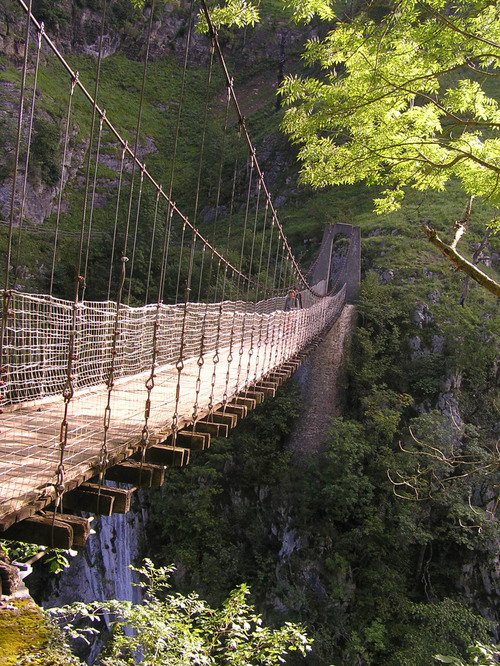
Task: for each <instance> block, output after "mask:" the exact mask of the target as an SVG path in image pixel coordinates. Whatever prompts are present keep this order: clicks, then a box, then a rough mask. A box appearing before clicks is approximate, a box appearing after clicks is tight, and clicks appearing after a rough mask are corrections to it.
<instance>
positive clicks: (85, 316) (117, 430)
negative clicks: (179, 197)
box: [0, 0, 345, 527]
mask: <svg viewBox="0 0 500 666" xmlns="http://www.w3.org/2000/svg"><path fill="white" fill-rule="evenodd" d="M18 2H19V4H20V6H21V7H22V8H23V9H24V11H25V12H26V17H27V22H26V49H25V53H26V62H25V68H24V70H25V71H27V70H28V69H29V58H30V57H33V59H34V60H36V67H37V69H38V60H39V53H40V41H42V42H43V50H44V53H45V58H46V59H48V60H50V62H51V67H58V68H59V69H60V74H61V76H62V75H64V76H65V77H66V79H67V85H66V88H65V92H64V95H63V96H62V98H61V103H60V108H61V109H62V111H61V118H60V125H61V136H62V139H61V153H62V155H63V164H62V168H61V173H60V177H59V183H58V185H57V187H56V205H55V208H54V209H55V212H54V214H53V215H52V216H51V217H49V218H48V220H47V221H45V222H44V223H43V224H41V225H38V226H37V225H34V224H32V223H30V220H29V216H27V212H26V209H25V206H24V190H25V189H26V179H25V174H26V173H27V171H28V170H29V169H30V156H29V154H28V155H26V157H25V161H24V163H22V159H21V157H20V152H21V149H20V146H21V143H22V142H23V141H25V142H28V145H29V140H30V139H31V135H32V132H33V125H34V123H33V117H32V116H33V113H36V109H35V107H34V105H33V104H32V103H31V100H34V99H35V97H37V99H38V98H39V99H40V100H41V101H42V102H43V100H44V98H45V96H46V94H47V92H46V90H45V89H44V88H43V86H42V85H41V84H40V83H39V82H37V77H32V81H33V86H32V90H31V91H30V95H31V97H30V95H28V94H27V83H26V78H27V77H26V76H25V75H23V79H22V82H21V85H20V105H19V114H18V121H19V122H18V125H19V129H18V139H17V143H18V149H17V150H16V165H15V173H16V174H17V177H16V176H15V174H14V177H13V194H12V203H11V211H12V212H11V216H10V222H9V226H8V229H7V230H6V243H7V247H8V252H7V259H6V264H5V266H4V271H5V280H4V290H3V310H2V330H1V343H0V344H1V347H0V353H1V363H0V371H1V380H2V382H1V393H0V407H1V409H2V413H1V415H0V422H1V429H0V527H5V526H7V525H8V524H9V521H10V522H12V520H15V515H16V512H17V511H19V510H20V509H21V508H22V507H23V506H25V505H26V504H27V503H29V502H30V501H33V500H36V499H40V498H46V499H47V500H48V499H56V501H57V500H58V498H59V497H60V494H61V493H62V492H63V491H64V490H65V489H67V488H68V487H74V486H75V485H76V484H77V483H78V482H79V479H81V478H82V477H83V476H84V475H86V476H87V477H88V471H89V469H91V468H92V469H94V470H96V471H98V472H101V473H103V472H104V470H105V468H106V466H107V465H108V464H111V463H112V462H113V461H114V460H115V459H117V458H118V456H119V454H120V452H121V451H122V450H123V449H124V447H125V446H129V447H130V446H132V447H134V446H135V447H136V448H139V447H144V446H147V445H148V443H149V441H150V439H151V436H152V435H158V433H164V434H165V433H173V434H174V443H175V434H176V432H177V431H178V430H179V429H180V428H182V427H184V426H189V425H192V426H194V428H195V429H196V424H197V422H198V420H199V419H200V418H202V417H205V416H207V415H208V416H210V415H211V414H212V413H213V412H214V410H215V409H216V408H218V407H222V408H225V407H226V406H227V404H228V401H229V400H230V399H231V397H233V396H235V395H236V394H238V393H240V392H242V391H245V390H248V388H249V387H250V386H251V385H252V383H254V382H255V381H257V380H259V378H261V377H263V376H265V375H266V374H267V373H269V372H270V371H272V370H273V369H275V368H277V367H279V366H280V365H281V364H282V363H283V362H284V361H285V360H286V359H287V358H290V357H292V356H294V355H296V354H297V353H298V352H299V351H300V350H301V349H302V348H303V347H304V346H306V345H307V344H308V343H309V342H310V341H311V340H313V339H314V338H316V337H317V336H318V335H319V334H320V333H321V332H322V331H323V330H324V329H325V327H327V326H329V325H331V323H332V322H333V321H334V320H335V319H336V317H337V316H338V315H339V313H340V311H341V310H342V307H343V305H344V300H345V290H344V289H340V291H338V292H337V293H336V294H333V293H330V294H329V295H327V296H324V293H326V289H325V288H324V286H325V285H324V284H323V285H321V284H320V285H316V286H315V287H314V288H312V287H310V286H309V285H308V284H307V282H306V279H305V277H304V276H303V274H302V273H301V271H300V269H299V267H298V265H297V263H296V261H295V258H294V257H293V254H292V253H291V250H290V247H289V245H288V242H287V240H286V237H285V235H284V233H283V230H282V227H281V225H280V223H279V220H278V217H277V214H276V211H275V209H274V207H273V205H272V201H271V198H270V194H269V192H268V190H267V187H266V183H265V180H264V177H263V174H262V172H261V170H260V167H259V164H258V161H257V158H256V150H255V148H254V147H253V146H252V144H251V142H250V138H249V136H248V132H247V131H246V127H245V121H244V117H243V115H242V114H241V111H240V109H239V105H238V102H237V100H236V96H235V93H234V88H233V82H232V79H231V78H230V77H229V75H228V73H227V69H226V67H225V63H224V61H223V57H222V53H221V52H220V47H219V44H218V41H217V36H216V33H215V30H214V29H213V27H212V26H211V24H210V17H209V15H208V13H207V17H208V21H209V28H210V40H211V43H210V44H209V45H207V53H210V63H211V62H212V57H213V54H215V55H217V57H218V58H219V61H220V63H221V69H222V78H221V76H220V74H219V75H217V74H216V72H215V71H214V72H213V71H212V67H211V65H210V66H207V71H208V75H207V82H206V85H205V92H204V95H205V99H204V105H205V108H204V110H203V131H202V136H201V137H200V142H199V145H198V146H197V148H196V149H194V148H191V149H192V150H193V152H195V153H196V158H195V165H196V166H195V168H194V169H193V172H194V173H195V182H194V186H193V187H192V189H191V198H190V205H191V210H193V209H194V214H193V218H192V221H190V220H189V219H188V217H186V215H184V214H183V212H182V210H181V208H180V205H178V204H177V203H176V202H175V199H174V197H175V196H176V183H177V184H178V183H180V182H181V180H182V179H181V178H180V177H179V176H178V175H177V173H176V161H175V159H174V158H175V157H176V154H178V153H179V151H180V150H181V149H182V146H184V147H185V146H186V145H187V144H186V141H187V139H186V137H185V136H183V130H184V132H185V133H188V129H189V119H183V114H184V113H186V111H185V109H184V108H183V107H182V106H181V104H180V102H179V105H178V106H175V105H173V106H174V108H175V112H176V115H177V119H176V121H174V123H173V124H172V127H173V130H172V131H173V136H172V139H171V157H172V163H171V166H170V172H169V173H168V174H167V181H169V182H168V183H167V189H166V190H164V189H163V188H162V186H161V185H160V184H159V182H158V181H159V177H158V178H156V177H155V176H154V175H153V174H152V173H151V172H150V171H149V170H148V168H147V167H146V164H145V163H144V161H142V159H141V157H140V156H141V155H142V154H144V152H145V143H146V142H147V140H146V139H145V136H144V134H143V133H142V130H141V114H142V113H143V107H144V106H145V105H146V103H147V100H146V98H145V86H146V70H147V64H148V46H146V47H145V52H144V54H143V61H142V62H143V65H142V66H143V73H144V76H143V79H142V85H141V87H140V92H139V94H140V102H139V103H138V105H137V117H136V121H135V129H134V128H129V129H128V130H127V131H126V132H125V135H124V136H122V134H120V133H119V132H118V130H117V129H116V128H115V127H114V125H113V124H112V122H111V120H110V119H108V113H107V111H106V110H105V108H101V106H100V105H99V104H98V103H97V99H96V96H97V91H98V89H99V90H100V91H102V90H103V86H100V87H99V76H101V77H102V76H103V73H102V70H103V69H104V67H102V66H101V63H100V61H99V63H98V66H97V67H96V70H97V71H96V81H95V82H94V91H95V92H94V96H92V95H91V94H90V93H89V92H88V90H87V88H86V87H85V86H84V83H83V82H82V81H81V76H80V75H79V74H78V72H75V71H73V70H72V69H71V67H70V66H69V64H68V63H67V62H66V60H65V59H64V58H63V56H62V55H61V54H60V52H59V51H58V49H57V47H56V46H55V44H54V43H53V42H52V41H51V40H50V38H49V37H48V35H47V34H46V31H45V30H44V29H43V26H41V25H40V24H39V23H38V22H37V21H36V19H35V18H34V17H33V16H32V14H31V6H27V5H25V3H24V2H23V0H18ZM152 13H153V12H152V10H151V14H150V15H149V32H151V20H152V19H151V16H152ZM147 24H148V19H145V26H146V29H148V28H147ZM193 29H194V28H193V21H192V20H191V19H189V20H188V23H187V30H186V37H185V40H186V50H185V55H184V67H183V71H182V81H179V84H178V93H179V96H180V98H181V99H182V97H183V96H184V95H185V90H186V88H185V87H186V86H187V85H188V81H189V71H188V67H189V63H190V55H189V45H190V41H191V31H192V30H193ZM103 30H104V18H103V23H102V30H101V34H102V31H103ZM194 68H195V69H196V66H195V67H194ZM224 91H226V92H225V93H224ZM99 94H100V96H101V95H102V93H101V92H100V93H99ZM221 100H223V101H221ZM30 104H31V107H30ZM217 105H219V106H218V107H217ZM230 105H232V110H229V107H230ZM30 108H31V111H30V112H29V113H25V109H28V110H29V109H30ZM83 109H86V114H87V116H86V118H87V120H86V121H85V122H86V123H87V126H88V127H90V129H89V130H88V132H89V135H88V136H80V135H79V128H78V126H77V123H80V124H82V125H83V123H84V121H83V120H82V118H83V115H82V114H83ZM214 109H215V110H214ZM76 112H77V113H78V116H77V119H74V116H75V113H76ZM27 116H28V117H27ZM231 119H232V120H231ZM210 132H211V134H210ZM214 137H215V138H214ZM215 139H216V140H215ZM71 141H73V143H77V142H78V141H80V142H81V145H82V146H86V147H87V151H88V152H87V155H86V158H85V160H83V162H84V164H83V166H81V167H80V168H79V167H78V165H76V164H74V163H72V162H71V160H72V157H71V154H70V152H71V151H70V150H69V146H70V143H71ZM214 145H215V146H216V147H217V146H218V147H219V148H218V149H217V150H215V152H214V150H213V146H214ZM131 146H133V148H131ZM220 146H222V147H223V149H222V150H221V149H220ZM211 147H212V149H211ZM215 154H216V155H217V157H218V159H219V162H218V163H217V164H214V155H215ZM23 170H24V173H23ZM111 171H113V174H110V172H111ZM75 174H76V175H75ZM210 174H212V176H211V180H210V178H209V177H210ZM160 176H161V174H160ZM23 178H24V185H23V187H22V189H23V197H22V199H23V201H22V202H20V200H19V192H18V190H19V182H23ZM110 179H111V180H112V187H109V181H110ZM79 182H84V183H85V185H84V188H83V189H84V196H83V202H82V210H81V214H80V226H79V228H78V226H77V225H76V224H75V219H74V217H71V216H70V215H69V214H68V213H67V211H66V210H65V208H64V205H63V202H64V193H63V191H64V188H65V187H67V186H73V187H75V183H79ZM71 184H73V185H71ZM20 211H21V212H20ZM23 217H27V219H26V220H25V219H22V218H23ZM201 219H204V220H206V221H210V222H213V228H212V233H211V238H210V240H208V239H207V238H205V237H204V236H203V235H202V234H201V232H200V230H199V229H198V228H197V226H196V225H197V224H198V223H199V220H201ZM200 226H201V223H200ZM206 226H207V227H209V226H210V225H209V224H207V225H206ZM21 227H22V232H23V233H22V234H21ZM14 231H16V232H19V234H18V236H16V234H15V233H14ZM17 238H19V245H20V247H22V243H23V242H24V241H25V240H26V239H27V245H26V248H29V244H30V243H31V244H32V243H33V239H35V240H36V239H37V238H40V239H43V242H44V243H45V244H46V245H47V246H48V247H50V252H48V253H47V257H48V262H47V265H48V266H51V270H50V274H49V275H46V276H45V277H46V280H45V281H46V286H44V285H42V286H43V288H40V286H41V281H38V282H37V283H36V285H35V286H33V287H32V288H31V289H29V288H24V289H19V288H18V284H17V282H18V278H17V277H16V279H15V280H14V276H17V275H18V274H19V273H20V272H22V271H20V269H21V268H22V267H21V266H20V265H19V263H20V262H19V260H16V259H13V258H14V256H15V254H16V253H15V252H14V251H13V248H14V245H15V243H17V242H18V241H17ZM218 247H224V251H220V250H219V249H218ZM26 251H27V250H26ZM16 252H18V250H17V246H16ZM18 256H21V254H20V253H19V254H18ZM13 261H14V263H16V262H17V263H16V265H12V262H13ZM324 280H325V284H326V285H327V284H328V278H327V277H326V276H325V278H324ZM292 284H293V285H301V295H302V305H303V307H302V309H300V310H296V311H293V312H284V311H283V308H284V297H285V294H286V290H287V287H288V286H289V285H292ZM25 287H29V284H28V283H26V285H25ZM30 292H32V293H30ZM36 292H44V293H36ZM13 516H14V518H12V517H13Z"/></svg>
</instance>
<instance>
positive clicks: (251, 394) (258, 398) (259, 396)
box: [243, 389, 266, 405]
mask: <svg viewBox="0 0 500 666" xmlns="http://www.w3.org/2000/svg"><path fill="white" fill-rule="evenodd" d="M243 397H245V398H252V399H253V400H255V402H256V403H257V404H258V405H260V404H262V403H263V402H264V398H265V397H266V396H265V394H264V392H263V391H254V390H253V389H250V390H248V391H244V392H243Z"/></svg>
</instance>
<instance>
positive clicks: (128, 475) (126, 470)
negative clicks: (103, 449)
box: [106, 460, 165, 488]
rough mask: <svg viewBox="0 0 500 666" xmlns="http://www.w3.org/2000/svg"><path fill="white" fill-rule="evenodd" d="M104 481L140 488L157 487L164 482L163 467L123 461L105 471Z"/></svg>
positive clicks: (135, 461) (134, 461)
mask: <svg viewBox="0 0 500 666" xmlns="http://www.w3.org/2000/svg"><path fill="white" fill-rule="evenodd" d="M106 479H109V480H110V481H116V482H117V483H128V484H130V485H132V486H137V487H140V488H151V487H159V486H161V485H162V484H163V482H164V480H165V467H164V466H163V465H153V464H150V463H141V462H140V461H137V460H125V461H124V462H121V463H119V464H118V465H114V466H113V467H110V468H109V469H107V470H106Z"/></svg>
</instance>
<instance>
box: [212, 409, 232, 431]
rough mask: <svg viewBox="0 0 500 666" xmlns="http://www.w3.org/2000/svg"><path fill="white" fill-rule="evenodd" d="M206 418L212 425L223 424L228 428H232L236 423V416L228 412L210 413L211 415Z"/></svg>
mask: <svg viewBox="0 0 500 666" xmlns="http://www.w3.org/2000/svg"><path fill="white" fill-rule="evenodd" d="M206 418H207V420H208V421H212V422H213V423H225V424H226V425H227V427H228V428H234V427H235V426H236V424H237V423H238V416H237V415H236V414H231V413H230V412H227V413H224V412H219V411H217V412H212V414H210V415H209V416H207V417H206Z"/></svg>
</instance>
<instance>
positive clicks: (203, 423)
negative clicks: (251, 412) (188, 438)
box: [185, 419, 229, 437]
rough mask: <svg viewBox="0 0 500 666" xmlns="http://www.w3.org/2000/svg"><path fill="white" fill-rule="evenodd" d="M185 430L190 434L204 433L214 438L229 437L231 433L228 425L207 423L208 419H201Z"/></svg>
mask: <svg viewBox="0 0 500 666" xmlns="http://www.w3.org/2000/svg"><path fill="white" fill-rule="evenodd" d="M185 430H188V431H189V432H204V433H208V434H209V435H213V436H214V437H227V435H228V432H229V427H228V425H227V424H226V423H214V422H213V421H207V420H206V419H200V420H199V421H196V423H195V424H194V425H190V426H188V427H187V428H185Z"/></svg>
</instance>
